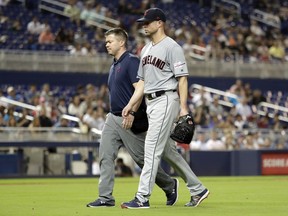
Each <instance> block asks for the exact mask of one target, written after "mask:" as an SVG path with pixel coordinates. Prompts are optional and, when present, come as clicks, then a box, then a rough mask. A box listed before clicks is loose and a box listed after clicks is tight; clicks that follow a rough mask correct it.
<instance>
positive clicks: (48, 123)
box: [39, 106, 53, 127]
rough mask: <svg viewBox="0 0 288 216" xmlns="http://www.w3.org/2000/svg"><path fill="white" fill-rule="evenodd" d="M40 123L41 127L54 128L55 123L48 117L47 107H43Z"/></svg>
mask: <svg viewBox="0 0 288 216" xmlns="http://www.w3.org/2000/svg"><path fill="white" fill-rule="evenodd" d="M39 121H40V126H41V127H52V126H53V122H52V120H51V119H50V118H49V117H48V115H47V112H46V109H45V106H42V109H41V110H40V113H39Z"/></svg>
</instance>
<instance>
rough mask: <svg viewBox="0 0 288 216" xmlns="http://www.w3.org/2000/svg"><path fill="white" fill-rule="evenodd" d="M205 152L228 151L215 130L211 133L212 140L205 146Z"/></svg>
mask: <svg viewBox="0 0 288 216" xmlns="http://www.w3.org/2000/svg"><path fill="white" fill-rule="evenodd" d="M203 150H226V146H225V144H224V143H223V142H222V141H221V140H220V139H219V136H218V133H217V131H215V130H212V131H211V132H210V138H209V139H208V140H207V142H206V143H205V145H204V146H203Z"/></svg>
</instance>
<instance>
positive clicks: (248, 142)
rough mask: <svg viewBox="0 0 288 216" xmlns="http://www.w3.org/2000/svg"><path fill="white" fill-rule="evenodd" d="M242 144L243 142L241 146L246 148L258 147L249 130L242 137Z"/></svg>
mask: <svg viewBox="0 0 288 216" xmlns="http://www.w3.org/2000/svg"><path fill="white" fill-rule="evenodd" d="M242 144H243V146H242V148H243V149H246V150H258V149H259V146H258V143H257V142H256V141H255V139H254V137H253V133H252V132H249V133H248V134H247V135H246V136H245V137H244V139H243V143H242Z"/></svg>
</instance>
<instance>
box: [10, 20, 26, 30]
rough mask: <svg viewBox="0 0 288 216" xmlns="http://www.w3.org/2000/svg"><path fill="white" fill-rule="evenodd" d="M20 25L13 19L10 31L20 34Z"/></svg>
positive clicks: (18, 21)
mask: <svg viewBox="0 0 288 216" xmlns="http://www.w3.org/2000/svg"><path fill="white" fill-rule="evenodd" d="M22 28H23V27H22V24H21V22H20V20H19V19H15V20H13V21H12V23H11V26H10V29H11V31H14V32H20V31H21V30H22Z"/></svg>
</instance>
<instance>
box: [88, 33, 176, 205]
mask: <svg viewBox="0 0 288 216" xmlns="http://www.w3.org/2000/svg"><path fill="white" fill-rule="evenodd" d="M105 38H106V39H105V42H106V48H107V51H108V53H109V54H110V55H112V56H113V57H114V62H113V64H112V66H111V68H110V72H109V78H108V87H109V93H110V109H111V110H110V113H109V114H108V115H107V119H106V122H105V125H104V128H103V130H102V136H101V142H100V149H99V157H100V179H99V186H98V189H99V197H98V198H97V199H96V200H95V201H93V202H91V203H88V204H87V207H113V206H115V198H114V197H113V195H112V192H113V187H114V177H115V171H114V167H115V164H114V160H115V159H116V157H117V154H118V150H119V148H120V147H121V146H122V144H124V146H125V147H126V149H127V151H128V152H129V154H130V155H131V157H132V158H133V159H134V161H135V162H136V163H137V164H138V165H139V166H140V167H141V168H142V167H143V165H144V140H145V135H146V132H144V133H139V134H134V133H133V132H132V131H131V130H126V129H124V128H123V127H122V121H123V118H122V116H121V113H122V109H123V108H124V107H125V105H126V104H127V103H128V102H129V99H130V97H131V96H132V94H133V92H134V87H135V86H136V84H137V82H138V78H137V69H138V66H139V58H138V57H136V56H135V55H132V54H131V53H129V52H128V51H127V50H126V47H127V40H128V35H127V33H126V32H125V31H124V30H123V29H121V28H113V29H110V30H108V31H107V32H106V33H105ZM143 102H144V101H143ZM143 104H145V103H142V104H141V100H140V102H139V104H136V105H135V107H133V108H135V110H137V108H138V107H139V106H143ZM145 108H146V107H145ZM133 120H134V116H133V115H132V114H130V115H129V116H128V117H126V119H125V124H129V125H132V122H133ZM157 170H158V172H157ZM157 170H156V173H157V176H156V184H157V185H158V186H159V187H161V188H162V190H163V191H164V192H165V194H166V197H167V202H166V205H174V204H175V203H176V201H177V198H178V191H177V190H178V185H179V182H178V180H177V179H172V178H171V177H170V176H169V175H167V174H166V173H165V172H164V171H163V170H162V169H161V168H159V169H157ZM155 175H156V174H155Z"/></svg>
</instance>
